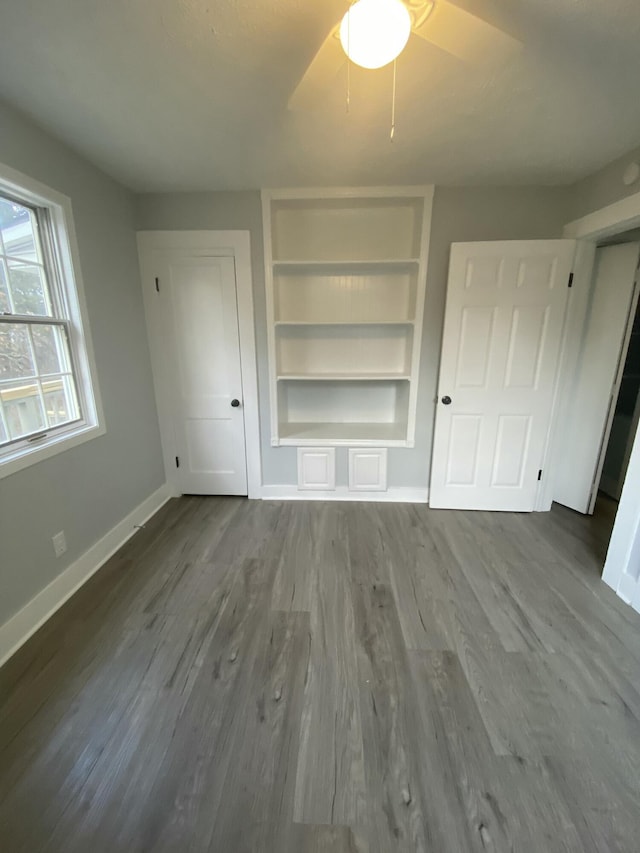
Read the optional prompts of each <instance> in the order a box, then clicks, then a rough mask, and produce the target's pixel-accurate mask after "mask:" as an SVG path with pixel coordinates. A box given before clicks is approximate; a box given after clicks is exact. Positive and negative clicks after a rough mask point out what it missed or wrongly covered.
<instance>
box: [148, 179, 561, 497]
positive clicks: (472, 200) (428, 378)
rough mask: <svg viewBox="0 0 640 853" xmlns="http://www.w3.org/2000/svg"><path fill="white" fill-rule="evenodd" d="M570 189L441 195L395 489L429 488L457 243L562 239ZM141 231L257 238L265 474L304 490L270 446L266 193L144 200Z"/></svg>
mask: <svg viewBox="0 0 640 853" xmlns="http://www.w3.org/2000/svg"><path fill="white" fill-rule="evenodd" d="M568 211H569V192H568V190H567V189H565V188H546V189H545V188H543V189H532V188H522V187H521V188H516V189H460V188H444V187H438V188H437V189H436V193H435V199H434V206H433V220H432V232H431V246H430V254H429V271H428V278H427V298H426V306H425V324H424V336H423V347H422V360H421V370H420V387H419V394H418V413H417V430H416V446H415V448H412V449H406V450H404V449H397V448H392V449H390V451H389V485H390V486H391V487H394V486H395V487H401V486H405V487H417V488H420V487H423V488H424V487H426V486H427V485H428V482H429V468H430V452H431V437H432V427H433V417H434V400H435V394H436V382H437V372H438V362H439V358H440V342H441V335H442V320H443V316H444V298H445V289H446V281H447V269H448V261H449V247H450V245H451V243H452V242H459V241H468V240H517V239H542V238H548V237H559V236H561V234H562V228H563V226H564V225H565V223H566V222H567V219H568V218H569V217H568ZM135 224H136V228H137V229H139V230H163V229H166V230H185V229H194V230H197V229H225V228H230V229H242V230H249V231H250V232H251V256H252V268H253V281H254V299H255V315H256V337H257V341H256V344H257V353H258V372H259V375H258V381H259V394H260V418H261V424H262V468H263V482H264V483H265V484H266V485H278V484H294V483H296V482H297V472H296V453H295V448H291V447H281V448H273V447H271V446H270V443H269V440H270V436H269V382H268V373H267V340H266V309H265V296H264V257H263V235H262V213H261V207H260V193H259V192H258V191H255V192H253V191H252V192H210V193H151V194H145V195H140V196H137V198H136V200H135ZM336 455H337V482H338V485H344V484H346V478H347V464H346V458H347V451H346V449H345V448H338V449H337V454H336Z"/></svg>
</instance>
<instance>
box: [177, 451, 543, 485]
mask: <svg viewBox="0 0 640 853" xmlns="http://www.w3.org/2000/svg"><path fill="white" fill-rule="evenodd" d="M179 467H180V457H179V456H176V468H179ZM538 479H540V478H539V477H538Z"/></svg>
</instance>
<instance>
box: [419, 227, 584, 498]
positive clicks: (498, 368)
mask: <svg viewBox="0 0 640 853" xmlns="http://www.w3.org/2000/svg"><path fill="white" fill-rule="evenodd" d="M574 254H575V241H573V240H536V241H508V242H495V243H457V244H453V245H452V247H451V260H450V267H449V280H448V288H447V301H446V310H445V322H444V332H443V343H442V354H441V362H440V377H439V383H438V389H439V390H438V401H437V406H436V421H435V431H434V442H433V458H432V465H431V488H430V500H429V502H430V505H431V506H432V507H443V508H444V507H448V508H452V509H484V510H510V511H525V512H526V511H532V510H533V509H535V507H536V496H537V493H538V487H539V479H538V478H539V471H540V469H541V468H542V464H543V458H544V455H545V451H546V446H547V441H548V435H549V424H550V418H551V413H552V405H553V400H554V392H555V387H556V381H557V373H558V360H559V355H560V346H561V341H562V332H563V324H564V316H565V307H566V302H567V293H568V284H569V275H570V273H571V269H572V264H573V259H574ZM443 398H445V400H446V399H447V398H450V400H451V402H450V403H449V404H448V405H447V404H446V403H445V402H443Z"/></svg>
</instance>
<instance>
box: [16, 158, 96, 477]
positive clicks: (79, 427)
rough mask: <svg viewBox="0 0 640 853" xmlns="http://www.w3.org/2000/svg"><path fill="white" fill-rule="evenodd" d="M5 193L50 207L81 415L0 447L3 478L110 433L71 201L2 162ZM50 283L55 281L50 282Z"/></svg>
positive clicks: (56, 262)
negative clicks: (39, 435)
mask: <svg viewBox="0 0 640 853" xmlns="http://www.w3.org/2000/svg"><path fill="white" fill-rule="evenodd" d="M0 194H3V195H7V196H9V197H11V198H13V199H15V201H16V202H18V203H23V204H24V205H25V206H28V207H36V208H44V209H45V210H46V211H47V216H48V221H49V225H50V229H49V230H50V238H51V242H52V244H53V246H52V254H53V255H54V258H53V259H52V261H51V263H53V264H55V267H56V270H55V271H56V273H57V279H58V281H59V290H60V297H61V301H62V303H63V307H64V319H65V320H67V322H68V331H69V348H70V351H71V360H72V364H73V372H74V376H75V380H76V388H77V394H78V402H79V405H80V410H81V418H80V420H76V421H74V422H73V423H70V424H69V425H68V426H61V427H54V428H51V431H49V430H47V429H45V430H43V432H44V433H45V436H44V437H43V438H42V439H40V440H38V442H37V443H36V444H34V443H33V442H32V441H31V442H30V441H29V440H28V438H27V439H24V440H22V441H19V442H14V443H12V444H9V445H6V446H5V447H2V448H0V479H2V478H3V477H7V476H9V475H10V474H14V473H15V472H16V471H20V470H22V469H23V468H26V467H28V466H30V465H34V464H36V463H37V462H41V461H42V460H44V459H48V458H49V457H51V456H54V455H56V454H58V453H62V452H63V451H65V450H69V449H70V448H72V447H77V446H78V445H79V444H82V443H84V442H85V441H89V440H91V439H93V438H97V437H98V436H100V435H104V434H105V432H106V428H105V424H104V414H103V410H102V401H101V399H100V391H99V388H98V380H97V372H96V367H95V358H94V355H93V345H92V341H91V332H90V328H89V322H88V319H87V309H86V302H85V296H84V286H83V282H82V274H81V271H80V258H79V252H78V243H77V239H76V233H75V227H74V223H73V214H72V209H71V200H70V199H69V198H68V197H67V196H65V195H63V194H62V193H59V192H57V191H56V190H53V189H51V188H50V187H48V186H46V185H45V184H42V183H40V182H39V181H36V180H34V179H33V178H31V177H29V176H28V175H24V174H22V173H21V172H18V171H16V170H15V169H12V168H11V167H10V166H7V165H5V164H3V163H0ZM50 286H52V285H51V284H50Z"/></svg>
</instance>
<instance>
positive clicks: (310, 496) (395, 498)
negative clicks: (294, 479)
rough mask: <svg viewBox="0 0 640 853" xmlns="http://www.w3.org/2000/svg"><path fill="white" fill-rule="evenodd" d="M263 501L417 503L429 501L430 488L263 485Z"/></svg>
mask: <svg viewBox="0 0 640 853" xmlns="http://www.w3.org/2000/svg"><path fill="white" fill-rule="evenodd" d="M262 500H263V501H377V502H378V503H417V504H426V503H428V501H429V490H428V489H426V488H425V489H411V488H401V489H387V491H386V492H350V491H349V489H348V487H347V486H337V487H336V488H335V489H334V490H332V491H318V492H314V491H310V490H309V489H304V490H298V489H297V488H296V486H263V487H262Z"/></svg>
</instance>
